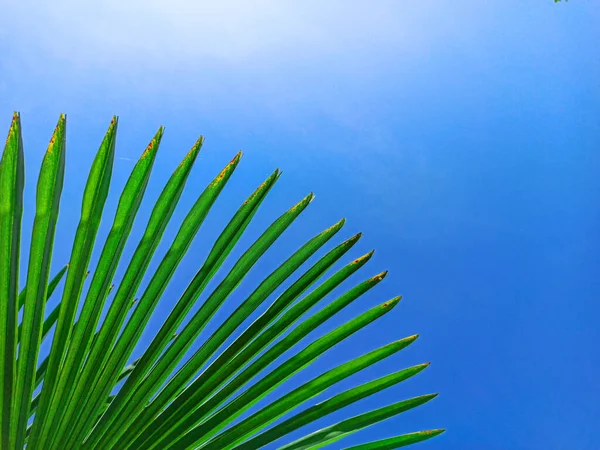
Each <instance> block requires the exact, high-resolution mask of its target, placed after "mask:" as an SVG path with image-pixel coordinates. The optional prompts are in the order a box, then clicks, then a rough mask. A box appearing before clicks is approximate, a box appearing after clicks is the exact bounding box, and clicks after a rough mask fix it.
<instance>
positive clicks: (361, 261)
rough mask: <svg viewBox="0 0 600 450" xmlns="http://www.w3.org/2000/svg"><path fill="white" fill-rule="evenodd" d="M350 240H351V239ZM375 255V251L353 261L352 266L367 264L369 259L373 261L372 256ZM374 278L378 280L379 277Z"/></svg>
mask: <svg viewBox="0 0 600 450" xmlns="http://www.w3.org/2000/svg"><path fill="white" fill-rule="evenodd" d="M349 240H350V239H349ZM372 255H373V251H370V252H369V253H367V254H365V255H362V256H361V257H359V258H356V259H355V260H354V261H352V263H351V264H360V263H366V262H367V261H368V260H369V259H371V256H372ZM373 278H377V275H376V276H375V277H373Z"/></svg>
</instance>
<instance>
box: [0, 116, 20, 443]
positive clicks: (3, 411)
mask: <svg viewBox="0 0 600 450" xmlns="http://www.w3.org/2000/svg"><path fill="white" fill-rule="evenodd" d="M24 164H25V163H24V157H23V140H22V137H21V119H20V117H19V114H18V113H14V115H13V120H12V123H11V126H10V130H9V132H8V137H7V139H6V145H5V147H4V153H3V154H2V160H1V161H0V299H2V306H1V307H0V448H2V450H10V449H11V446H12V445H13V443H14V441H13V442H11V441H10V437H11V434H10V428H11V427H10V425H11V413H12V398H13V395H14V389H15V386H14V384H15V381H16V380H15V374H16V356H17V322H18V319H17V314H18V311H17V308H18V294H19V291H18V289H19V257H20V246H21V219H22V217H23V188H24V185H25V165H24Z"/></svg>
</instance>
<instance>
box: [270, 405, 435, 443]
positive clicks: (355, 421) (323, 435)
mask: <svg viewBox="0 0 600 450" xmlns="http://www.w3.org/2000/svg"><path fill="white" fill-rule="evenodd" d="M435 397H437V394H428V395H421V396H419V397H413V398H411V399H408V400H403V401H400V402H397V403H393V404H391V405H388V406H384V407H383V408H378V409H375V410H373V411H369V412H366V413H363V414H360V415H358V416H354V417H351V418H349V419H346V420H342V421H341V422H338V423H336V424H334V425H331V426H328V427H326V428H323V429H322V430H319V431H315V432H314V433H311V434H309V435H307V436H304V437H302V438H300V439H298V440H296V441H294V442H292V443H290V444H287V445H284V446H283V447H281V450H300V449H308V448H311V449H318V448H322V447H324V446H326V445H330V444H332V443H333V442H337V441H338V440H340V439H342V438H344V437H346V436H348V435H350V434H353V433H356V432H357V431H360V430H362V429H364V428H366V427H368V426H371V425H373V424H375V423H377V422H381V421H382V420H386V419H389V418H390V417H393V416H396V415H398V414H400V413H403V412H405V411H408V410H410V409H413V408H416V407H417V406H420V405H422V404H424V403H427V402H428V401H430V400H432V399H434V398H435Z"/></svg>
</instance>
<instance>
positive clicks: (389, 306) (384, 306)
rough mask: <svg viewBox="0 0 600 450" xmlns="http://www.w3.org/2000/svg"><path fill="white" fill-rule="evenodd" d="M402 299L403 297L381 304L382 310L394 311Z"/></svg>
mask: <svg viewBox="0 0 600 450" xmlns="http://www.w3.org/2000/svg"><path fill="white" fill-rule="evenodd" d="M401 298H402V297H394V298H393V299H391V300H388V301H387V302H385V303H382V304H381V307H382V308H389V309H392V308H393V307H394V306H396V305H397V304H398V302H399V301H400V299H401ZM415 339H416V338H415Z"/></svg>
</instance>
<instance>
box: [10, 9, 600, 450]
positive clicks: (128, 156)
mask: <svg viewBox="0 0 600 450" xmlns="http://www.w3.org/2000/svg"><path fill="white" fill-rule="evenodd" d="M322 3H323V2H316V1H304V2H296V4H294V3H292V2H277V1H261V2H253V5H252V6H248V4H247V3H246V2H240V1H222V2H219V6H206V5H204V4H202V3H201V2H190V1H183V0H176V1H169V2H167V1H154V2H147V1H144V2H142V1H139V0H135V1H131V2H118V1H116V0H110V1H105V2H94V5H88V4H87V2H75V1H55V2H51V3H46V4H39V2H31V1H26V0H24V1H21V2H10V3H8V4H4V5H3V6H2V11H3V14H2V15H1V16H0V118H3V123H4V124H5V129H6V130H8V126H9V123H10V119H11V114H12V111H13V110H18V111H20V112H21V115H22V123H23V127H24V143H25V149H26V158H27V161H26V162H27V166H26V167H27V177H28V178H27V179H28V184H27V193H26V201H27V202H28V203H27V205H33V200H34V186H35V184H34V183H35V178H36V176H37V170H38V168H39V164H40V161H41V157H42V155H43V152H44V151H45V148H46V145H47V142H48V139H49V137H50V134H51V132H52V129H53V127H54V125H55V122H56V120H57V118H58V114H59V113H61V112H65V113H67V115H68V144H67V151H68V153H67V174H68V178H67V181H66V186H65V192H64V195H63V203H62V210H61V219H60V222H59V230H58V235H57V239H58V242H66V243H65V244H64V245H60V246H59V247H58V248H57V249H56V251H55V254H54V266H55V267H56V268H58V267H60V266H61V265H63V264H64V263H66V262H67V261H68V258H69V251H70V245H71V239H72V236H73V233H74V230H75V227H76V222H77V219H78V210H79V207H80V196H81V189H82V188H83V185H84V183H85V173H86V171H87V170H88V168H89V166H90V164H91V160H92V158H93V154H94V151H95V150H96V149H97V146H98V144H99V142H100V140H101V138H102V135H103V133H104V131H105V129H106V127H107V126H108V122H109V121H110V118H111V116H112V114H117V115H119V117H120V122H119V137H118V141H117V159H116V161H115V170H114V176H113V179H114V181H113V183H114V186H113V190H112V196H111V198H110V199H109V202H108V204H107V211H110V212H112V211H114V207H115V206H116V201H117V198H118V196H117V193H118V192H119V191H118V189H119V188H120V187H122V186H123V185H124V183H125V180H126V178H127V176H128V174H129V171H130V170H131V168H132V167H133V164H134V160H135V159H136V158H137V157H138V156H139V155H140V154H141V152H142V151H143V149H144V147H145V145H146V144H147V142H148V141H149V139H150V138H151V137H152V135H153V133H154V132H155V131H156V129H157V128H158V126H159V125H164V126H165V127H166V131H165V136H164V139H163V143H162V145H161V152H160V153H159V156H158V160H157V165H156V167H155V170H154V174H153V178H152V180H151V186H150V188H149V189H148V193H147V197H148V198H147V200H148V201H147V202H146V204H145V208H143V209H142V211H141V213H140V219H139V220H138V221H137V222H136V224H137V225H136V227H135V229H134V233H133V236H132V239H131V243H130V245H128V247H127V250H126V253H127V252H129V253H127V254H131V251H132V250H133V248H134V243H135V237H136V236H139V235H140V233H141V231H142V230H143V227H142V224H143V223H144V220H145V219H146V218H147V217H148V214H149V212H150V203H151V200H152V199H154V198H156V196H157V195H158V193H159V191H160V189H161V186H162V185H163V184H164V182H165V181H166V179H167V178H168V176H169V174H170V173H171V171H172V170H173V169H174V168H175V167H176V165H177V164H178V163H179V161H180V160H181V159H182V158H183V156H184V155H185V153H186V152H187V151H188V150H189V148H190V147H191V145H192V144H193V142H194V141H195V140H196V138H197V137H198V136H199V135H200V134H203V135H204V136H205V137H206V143H205V146H204V149H203V151H202V152H201V155H200V157H199V160H198V162H197V165H196V167H195V168H194V171H193V173H192V176H191V178H190V181H189V183H188V189H187V191H186V193H185V194H184V197H183V198H182V201H181V205H180V207H179V208H178V209H177V211H176V213H175V216H174V221H173V224H172V225H173V226H171V227H169V229H168V231H167V236H166V238H165V242H164V243H163V244H161V246H160V247H159V251H158V253H157V255H159V256H161V255H162V253H164V251H165V250H166V249H167V248H168V247H167V244H168V242H169V239H170V238H172V237H173V236H174V233H175V232H176V230H177V226H176V224H177V220H181V219H182V218H183V216H184V214H185V211H186V208H188V207H189V206H191V204H192V203H193V201H194V200H195V196H196V195H197V193H198V192H199V191H200V190H201V189H202V188H203V187H204V186H205V185H206V184H207V183H208V182H209V181H210V180H211V179H212V178H213V177H214V176H215V175H216V174H217V173H218V171H219V170H220V169H221V167H223V166H224V165H225V164H226V163H227V162H228V161H229V160H230V159H231V158H232V157H233V155H234V154H235V153H236V152H237V151H238V150H240V149H241V150H243V151H244V157H243V158H242V161H241V163H240V166H239V167H238V169H237V171H236V173H235V175H234V177H233V178H232V180H231V181H230V183H229V185H228V187H227V189H226V190H225V191H224V193H223V195H222V197H221V198H220V200H219V202H218V203H217V205H216V206H215V208H214V210H213V211H212V213H211V215H210V216H209V218H208V219H207V221H206V222H205V224H204V225H203V228H202V229H201V231H200V234H199V236H198V238H197V239H196V241H195V243H194V244H193V245H192V247H191V248H190V250H189V253H188V255H187V256H186V258H185V259H184V261H183V263H182V266H181V268H180V270H179V272H178V273H177V274H176V276H175V277H174V280H173V283H172V285H171V286H170V287H169V289H168V290H167V292H166V293H165V298H164V299H163V302H162V303H161V304H160V306H159V308H158V310H157V314H156V316H155V317H154V318H153V319H152V321H151V324H150V325H151V331H152V330H156V329H157V327H158V326H159V325H160V323H161V320H162V318H164V315H165V314H166V313H167V312H168V310H169V307H170V306H171V305H172V304H173V302H174V301H175V299H176V298H177V296H178V295H179V294H180V293H181V292H182V290H183V289H184V288H185V285H186V284H187V282H188V281H189V280H190V279H191V277H192V276H193V274H194V273H195V271H196V270H197V269H198V267H199V265H200V263H201V261H202V260H203V257H204V256H205V255H206V252H207V251H208V249H209V247H210V244H211V242H212V241H213V240H214V238H215V237H216V236H217V235H218V233H219V231H220V229H221V228H222V227H223V226H224V224H225V223H226V221H227V220H228V219H229V217H230V216H231V214H233V212H234V211H235V209H236V208H237V206H238V205H239V203H240V202H241V201H242V200H243V199H244V198H245V197H246V196H247V195H248V193H249V192H250V191H251V190H253V189H254V187H255V186H257V185H258V184H259V183H260V182H261V181H262V180H263V179H264V178H265V177H266V176H267V175H268V174H269V173H271V171H272V170H273V169H274V168H275V167H279V168H281V169H282V170H283V172H284V174H283V176H282V178H281V179H280V180H279V182H278V183H277V186H276V188H275V189H274V190H273V191H272V193H271V194H269V198H268V200H267V201H266V203H265V204H264V206H263V208H262V209H261V211H260V213H259V214H258V215H257V216H256V218H255V220H254V221H253V224H252V225H251V227H249V228H248V231H247V234H246V236H245V237H244V238H243V239H242V240H241V241H240V243H239V245H238V247H237V248H236V250H235V251H234V252H233V254H232V258H231V259H232V260H233V257H235V256H239V255H241V253H242V252H243V250H244V249H245V248H247V246H248V245H249V244H250V243H251V242H252V241H253V240H254V239H255V238H256V237H257V236H258V235H259V234H260V232H261V231H262V230H263V229H264V227H266V226H267V225H268V224H269V223H270V222H271V221H272V220H274V219H275V218H276V217H277V216H278V215H279V214H281V213H282V212H283V211H285V210H286V209H287V208H289V207H290V206H291V205H292V204H294V203H295V202H296V201H297V200H299V199H300V198H302V197H304V196H305V195H306V194H307V193H308V192H310V191H314V192H315V193H316V199H315V201H314V202H313V203H312V204H311V205H310V206H309V208H308V209H307V211H306V212H305V213H303V215H302V216H301V217H300V219H299V220H298V221H297V222H296V223H295V224H294V225H293V226H292V227H291V228H290V230H288V232H287V233H286V234H285V235H284V236H283V237H282V238H281V239H280V241H279V242H278V243H277V244H276V245H275V246H274V247H273V248H272V249H271V251H270V252H269V253H267V254H266V255H265V257H264V259H263V260H262V261H261V262H260V263H259V264H257V266H256V267H255V268H254V270H253V271H252V272H251V274H250V275H249V276H248V278H247V279H246V280H245V281H244V283H242V285H240V287H239V289H238V291H237V293H236V295H235V296H234V297H233V298H232V301H231V303H230V304H229V306H226V308H225V309H224V310H223V312H221V313H220V314H218V315H217V316H216V317H215V319H217V320H219V319H222V318H223V317H224V315H225V314H226V312H227V308H228V307H230V305H235V303H236V301H237V302H239V301H240V300H241V299H243V298H244V297H243V295H244V294H245V293H249V292H251V290H252V289H253V288H254V287H255V286H256V285H257V284H258V283H259V282H260V280H261V279H262V278H261V276H264V275H266V274H267V273H268V272H270V271H271V270H273V269H274V268H275V267H276V266H277V265H278V263H279V262H280V261H281V260H282V259H283V258H285V257H286V256H287V255H289V254H290V252H292V251H293V250H295V249H296V248H297V247H298V246H299V245H301V244H302V243H303V242H304V241H305V240H306V239H308V238H309V237H311V236H312V235H314V234H316V233H318V232H319V231H321V230H322V229H324V228H326V227H328V226H329V225H331V224H333V223H334V222H336V221H337V220H339V219H340V218H342V217H346V218H347V224H346V226H345V228H344V230H343V231H342V232H341V233H340V236H339V237H338V238H336V242H340V241H341V240H342V239H343V238H346V237H348V236H350V235H352V234H354V233H356V232H358V231H362V232H363V233H364V236H363V238H362V240H361V241H360V242H359V244H358V245H357V246H356V247H355V249H353V252H352V256H351V257H354V256H359V255H361V254H363V253H366V252H367V251H369V250H370V249H371V248H375V249H376V253H375V256H374V257H373V260H372V261H371V262H370V263H369V264H368V265H367V267H366V268H364V269H362V270H361V272H360V273H361V274H362V275H358V276H357V277H354V278H353V282H350V283H349V284H346V285H345V286H346V287H350V286H351V285H352V284H353V283H355V282H358V281H360V280H361V279H364V278H365V277H369V276H371V275H374V274H375V273H377V272H379V271H381V270H384V269H389V270H390V274H389V276H388V278H387V279H386V280H385V282H383V283H381V285H379V286H378V287H377V288H376V289H375V290H373V291H372V292H370V293H369V294H368V295H367V296H365V298H364V299H362V300H361V301H359V302H357V303H356V304H355V305H353V306H352V307H351V308H349V310H348V311H344V313H343V314H341V315H340V317H338V318H336V320H334V321H332V323H331V324H328V325H327V326H326V327H323V329H321V330H320V332H323V331H324V330H326V329H331V328H332V327H333V326H335V325H337V324H339V323H341V322H342V321H343V320H347V319H349V318H350V317H352V316H354V315H355V314H357V313H359V312H360V311H363V310H365V309H366V308H367V307H369V306H372V305H375V304H377V303H379V302H382V301H384V300H387V299H389V298H391V297H393V296H395V295H398V294H402V295H403V296H404V300H403V301H402V302H401V303H400V305H399V306H398V307H397V308H396V309H395V310H394V312H393V313H392V314H391V315H389V316H386V317H385V318H384V319H383V320H382V321H381V322H380V323H379V324H378V325H377V326H374V327H373V326H372V327H370V328H368V329H366V330H364V331H363V332H362V333H360V334H359V335H356V336H355V337H353V338H352V339H350V340H349V341H348V342H346V343H344V344H342V345H340V346H339V347H338V348H336V349H335V350H334V351H332V352H330V353H329V354H328V356H327V357H326V358H321V359H320V360H319V361H318V362H317V363H316V364H315V365H314V367H311V369H310V370H309V371H308V372H307V373H306V374H303V375H302V376H301V377H298V378H297V379H294V380H292V381H291V383H290V384H289V385H288V386H293V385H296V384H297V383H299V382H301V381H302V380H306V379H308V378H309V377H311V376H314V375H315V374H316V373H319V372H320V371H322V370H324V369H326V368H329V367H332V366H333V365H334V364H336V363H339V362H342V361H345V360H347V359H348V358H351V357H352V356H357V355H358V354H360V353H363V352H365V351H367V350H370V349H373V348H375V347H376V346H379V345H382V344H385V343H387V342H389V341H391V340H395V339H399V338H402V337H404V336H408V335H411V334H413V333H419V334H420V335H421V336H420V338H419V340H418V341H417V342H416V343H415V344H414V345H413V346H411V347H410V348H409V349H406V350H404V351H403V352H401V353H400V354H398V355H396V356H394V357H393V358H391V359H390V360H386V361H384V362H382V363H379V364H378V365H377V366H374V367H373V368H372V369H370V370H369V371H368V373H365V374H360V375H358V376H356V377H354V378H353V379H351V380H349V382H348V383H346V384H344V386H346V387H348V386H350V385H353V384H355V383H357V382H359V381H365V380H367V379H372V378H375V377H376V376H380V375H383V374H384V373H388V372H389V371H392V370H396V369H398V368H400V367H407V366H409V365H412V364H417V363H421V362H425V361H431V363H432V365H431V367H430V368H429V369H428V370H426V371H425V372H424V373H422V374H420V375H419V376H418V377H416V378H414V379H412V380H410V381H408V382H406V383H403V384H401V385H399V386H397V387H394V388H393V389H391V390H390V391H389V392H387V393H386V394H384V395H380V396H378V397H374V398H372V399H368V400H366V401H363V402H362V403H359V404H357V405H356V406H353V407H351V408H349V410H350V412H352V413H358V412H361V411H364V410H367V409H369V407H375V406H376V405H381V404H382V403H384V402H386V401H390V400H391V399H392V398H393V399H401V398H407V397H409V396H413V395H419V394H425V393H429V392H440V396H439V397H438V398H437V399H436V400H435V401H433V402H431V403H429V404H427V405H426V406H424V407H421V408H418V409H417V410H414V411H411V412H409V413H406V414H403V415H401V416H399V417H397V418H395V419H393V420H390V421H388V422H385V423H383V424H381V425H378V426H376V427H373V428H372V429H369V430H367V431H365V432H362V433H360V434H357V435H356V436H353V437H351V438H348V439H347V441H346V442H347V443H348V444H352V443H359V442H364V441H366V440H369V438H375V437H384V436H389V435H394V434H399V433H401V432H410V431H416V430H420V429H427V428H442V427H443V428H447V429H448V431H447V433H445V434H444V435H442V436H441V437H438V438H436V439H434V440H432V441H429V442H426V443H423V444H420V447H417V448H422V449H458V450H469V449H487V450H508V449H511V450H512V449H515V450H518V449H550V450H553V449H556V450H559V449H561V450H563V449H564V450H566V449H568V450H572V449H576V450H586V449H590V450H594V449H597V448H600V443H599V442H600V439H599V438H598V437H597V433H596V428H597V424H598V423H599V421H600V406H599V405H600V402H599V401H598V400H599V399H600V387H599V385H598V381H597V379H598V373H599V372H600V352H599V351H598V342H600V328H599V327H598V319H597V318H598V316H599V315H600V306H599V305H598V298H600V297H599V294H600V285H599V283H598V273H599V269H600V263H599V261H600V259H599V256H600V254H599V253H600V252H599V249H600V245H599V244H600V242H599V238H598V236H599V234H598V230H599V229H600V208H599V205H600V177H598V173H599V171H600V151H599V149H600V120H599V118H600V83H599V81H598V80H600V58H599V57H598V42H600V32H599V31H598V29H599V28H598V23H600V9H599V8H598V5H597V4H595V3H596V2H594V1H593V0H588V1H583V0H580V1H576V0H572V1H570V2H568V3H564V2H563V3H560V4H554V3H553V2H552V1H551V0H545V1H536V2H524V1H516V0H509V1H503V2H481V1H479V2H478V1H470V0H466V1H462V2H441V1H433V0H431V1H430V0H422V1H419V2H393V1H380V2H362V1H355V2H342V1H331V2H327V4H326V5H323V4H322ZM109 218H110V214H109V215H108V216H107V219H106V220H105V221H104V222H103V225H102V227H101V231H100V236H99V238H102V237H104V236H106V233H107V231H108V226H109V224H110V220H109ZM24 219H25V225H24V236H25V238H24V239H25V242H27V241H28V233H29V231H30V228H31V221H32V219H33V211H32V208H31V207H30V208H29V210H28V211H27V212H26V214H25V218H24ZM333 244H334V243H332V244H331V245H333ZM331 245H330V246H331ZM97 256H98V252H96V257H97ZM231 263H232V261H228V262H227V263H226V264H225V266H224V268H228V267H231ZM92 264H93V262H92ZM154 267H155V266H154ZM222 275H224V273H222V274H221V276H222ZM211 286H212V287H214V286H216V284H215V283H212V284H211ZM313 337H314V336H313ZM150 338H151V332H150V333H147V334H145V335H144V339H143V342H146V343H147V342H148V340H149V339H150ZM342 387H343V386H342ZM334 391H335V390H332V391H330V392H334ZM278 392H281V391H278ZM321 398H324V397H323V396H321V397H319V399H321ZM338 417H341V416H340V415H339V414H338V415H336V417H334V418H332V419H328V420H324V421H321V422H319V425H325V424H328V423H331V422H332V420H334V419H336V418H338ZM346 442H345V443H346Z"/></svg>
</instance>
